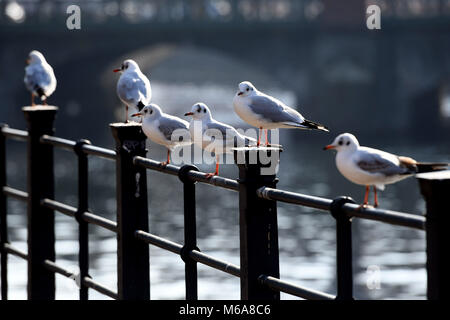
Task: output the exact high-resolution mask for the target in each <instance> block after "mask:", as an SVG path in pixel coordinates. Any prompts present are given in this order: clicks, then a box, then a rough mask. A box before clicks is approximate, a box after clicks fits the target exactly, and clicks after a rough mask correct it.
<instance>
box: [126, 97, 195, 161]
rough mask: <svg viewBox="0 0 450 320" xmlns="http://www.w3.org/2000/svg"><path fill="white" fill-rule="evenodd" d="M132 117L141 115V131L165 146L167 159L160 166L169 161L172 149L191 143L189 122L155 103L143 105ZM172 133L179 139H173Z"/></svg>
mask: <svg viewBox="0 0 450 320" xmlns="http://www.w3.org/2000/svg"><path fill="white" fill-rule="evenodd" d="M132 117H142V118H143V120H142V131H144V133H145V135H146V136H147V138H149V139H150V140H152V141H153V142H156V143H158V144H161V145H163V146H166V147H167V161H165V162H163V163H162V166H166V165H168V164H169V163H170V152H171V151H173V149H175V148H176V147H178V146H185V145H191V144H192V141H191V138H190V133H189V122H187V121H186V120H183V119H180V118H178V117H174V116H171V115H169V114H167V113H164V112H162V110H161V108H160V107H159V106H158V105H157V104H155V103H151V104H150V105H148V106H145V107H144V108H142V110H141V111H140V112H138V113H135V114H133V115H132ZM174 133H175V134H176V137H179V138H180V139H175V136H173V134H174Z"/></svg>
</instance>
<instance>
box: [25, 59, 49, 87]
mask: <svg viewBox="0 0 450 320" xmlns="http://www.w3.org/2000/svg"><path fill="white" fill-rule="evenodd" d="M24 80H25V85H26V86H27V88H28V89H29V90H30V91H33V90H36V89H38V88H41V89H44V88H45V87H47V86H48V85H49V84H50V83H51V77H50V74H49V73H48V72H46V71H45V70H44V68H42V66H40V65H39V66H33V68H31V67H30V68H29V69H27V70H26V72H25V79H24Z"/></svg>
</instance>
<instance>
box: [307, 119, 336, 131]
mask: <svg viewBox="0 0 450 320" xmlns="http://www.w3.org/2000/svg"><path fill="white" fill-rule="evenodd" d="M302 125H304V126H305V127H306V128H308V129H313V130H320V131H325V132H330V130H329V129H328V128H327V127H326V126H324V125H323V124H320V123H317V122H313V121H310V120H307V119H305V121H303V122H302Z"/></svg>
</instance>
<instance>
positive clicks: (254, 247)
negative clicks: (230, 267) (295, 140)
mask: <svg viewBox="0 0 450 320" xmlns="http://www.w3.org/2000/svg"><path fill="white" fill-rule="evenodd" d="M234 157H235V162H236V164H237V165H238V168H239V180H238V182H239V233H240V265H241V299H243V300H256V299H264V300H279V299H280V293H279V292H278V291H273V290H271V289H270V288H268V287H266V286H264V285H263V284H262V282H260V281H259V277H260V276H261V275H266V276H272V277H276V278H279V275H280V270H279V252H278V223H277V203H276V201H272V200H268V199H262V198H260V197H258V196H257V190H258V189H259V188H262V187H270V188H275V187H276V183H277V178H276V169H277V168H278V163H279V159H280V150H277V149H275V148H272V149H271V150H268V149H267V148H258V149H257V148H252V149H249V148H240V149H237V150H236V151H235V153H234ZM267 160H270V162H269V163H267V162H268V161H267Z"/></svg>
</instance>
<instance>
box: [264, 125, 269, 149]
mask: <svg viewBox="0 0 450 320" xmlns="http://www.w3.org/2000/svg"><path fill="white" fill-rule="evenodd" d="M267 131H268V130H267V129H264V132H265V133H266V147H267V146H268V145H269V139H268V138H267Z"/></svg>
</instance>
